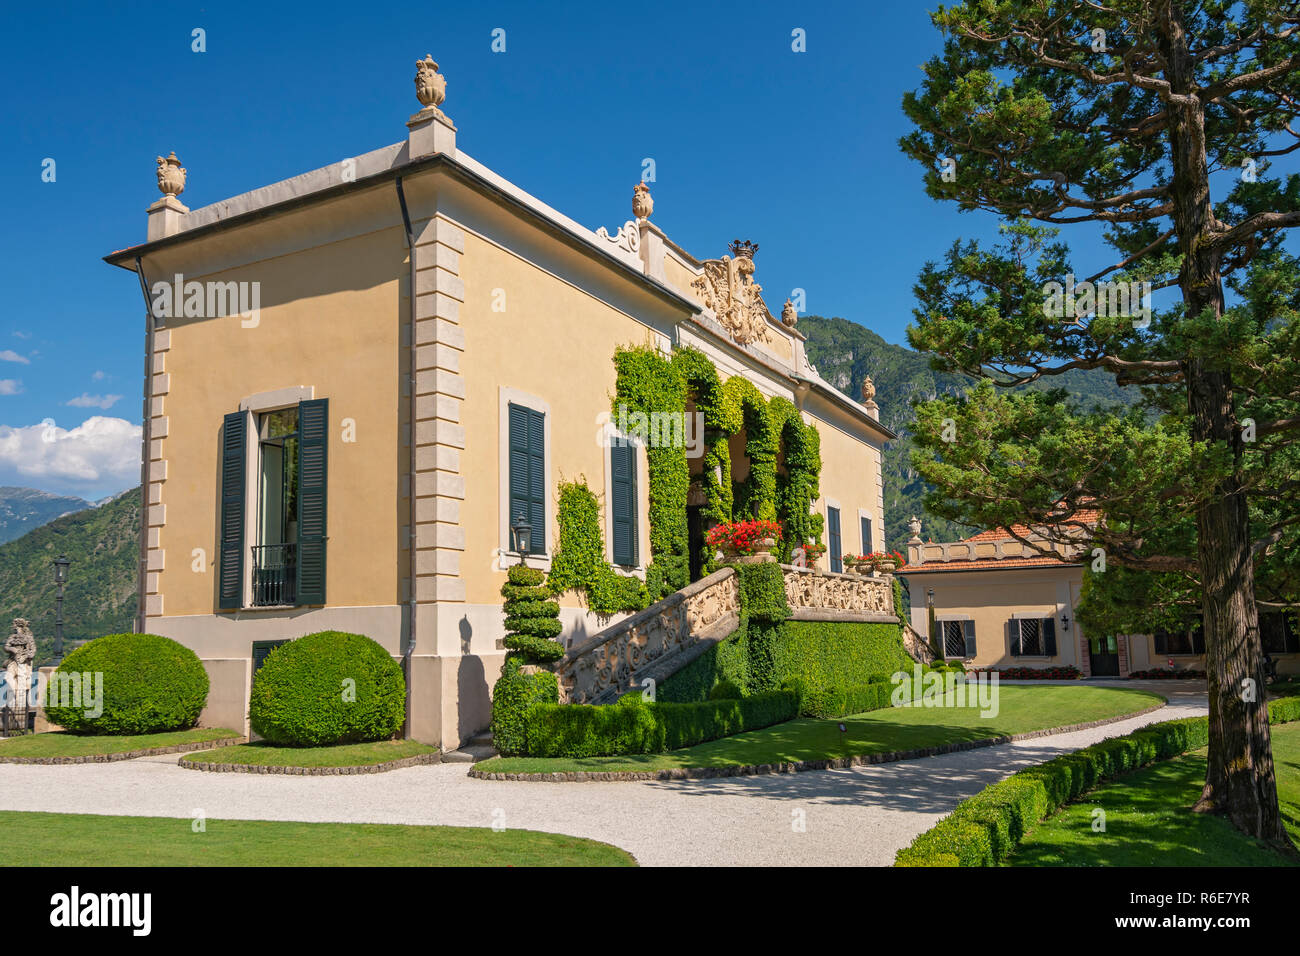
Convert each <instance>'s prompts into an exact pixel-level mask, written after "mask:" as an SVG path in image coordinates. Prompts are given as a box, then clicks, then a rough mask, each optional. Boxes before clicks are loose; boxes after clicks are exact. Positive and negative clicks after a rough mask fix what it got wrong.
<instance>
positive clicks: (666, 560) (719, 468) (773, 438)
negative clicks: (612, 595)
mask: <svg viewBox="0 0 1300 956" xmlns="http://www.w3.org/2000/svg"><path fill="white" fill-rule="evenodd" d="M614 365H615V369H616V373H617V377H616V382H615V389H614V396H613V398H612V400H611V405H612V412H613V415H614V418H615V419H616V420H626V417H627V416H630V415H633V414H635V413H644V414H645V415H646V416H647V418H649V416H651V415H653V414H655V413H659V414H660V415H665V414H667V415H677V416H684V415H686V414H687V413H688V412H690V411H692V410H693V411H694V412H696V413H698V414H699V415H701V416H702V419H703V426H704V435H703V446H704V461H703V468H702V470H701V472H700V475H699V476H698V478H697V481H698V484H699V487H700V490H701V491H702V492H703V495H704V512H703V514H704V518H705V519H706V520H708V521H710V522H721V521H732V520H735V519H743V518H757V519H760V520H765V521H771V520H780V521H781V523H782V527H783V529H784V531H783V534H784V537H783V540H782V542H781V552H782V558H783V559H784V560H789V558H790V554H791V552H792V550H793V549H794V548H795V547H796V546H797V545H799V544H801V543H804V542H806V541H815V542H820V540H821V531H822V519H821V516H820V515H813V514H810V509H811V506H812V502H813V501H814V500H815V499H816V498H817V497H818V494H819V490H818V485H819V480H820V475H821V439H820V436H819V434H818V432H817V429H816V427H815V426H813V425H811V424H807V423H805V422H804V421H803V418H802V416H801V415H800V413H799V410H798V409H797V408H795V406H794V404H793V403H792V402H790V401H789V400H788V399H785V398H781V397H779V396H778V397H776V398H773V399H772V400H771V401H768V400H766V399H764V398H763V395H762V393H761V392H759V390H758V389H757V388H756V387H755V386H754V384H753V383H752V382H750V381H749V380H748V379H745V378H742V377H740V376H732V377H731V378H729V379H727V380H726V381H725V382H723V381H721V379H720V378H719V376H718V372H717V369H716V368H715V367H714V366H713V363H712V362H710V361H709V359H708V357H707V356H705V355H704V353H703V352H701V351H699V350H698V349H693V348H683V349H679V350H677V351H676V352H675V353H674V354H673V355H672V357H671V358H668V357H665V356H664V355H663V354H662V353H661V352H660V351H659V350H658V349H656V348H654V347H652V346H649V345H646V346H632V347H622V348H619V349H617V350H615V353H614ZM742 432H743V433H744V435H745V446H744V454H745V457H746V458H747V459H748V460H749V474H748V475H747V476H746V477H745V479H744V480H743V481H738V482H733V480H732V474H733V468H732V462H731V447H730V440H731V438H732V437H733V436H735V435H738V434H741V433H742ZM646 461H647V465H648V470H649V473H650V551H651V557H652V560H651V562H650V564H649V566H648V568H647V572H646V586H647V591H648V598H649V600H651V601H654V600H658V599H659V598H661V597H663V596H664V595H666V594H668V593H671V592H672V591H675V590H678V589H680V588H682V587H684V586H685V585H686V584H687V582H688V579H689V576H690V555H689V542H688V535H687V528H686V501H687V495H688V493H689V490H690V484H691V474H690V465H689V462H688V460H687V457H686V447H685V444H684V443H683V442H662V441H661V442H653V441H652V442H648V443H647V447H646ZM602 548H603V545H602ZM602 555H603V551H602Z"/></svg>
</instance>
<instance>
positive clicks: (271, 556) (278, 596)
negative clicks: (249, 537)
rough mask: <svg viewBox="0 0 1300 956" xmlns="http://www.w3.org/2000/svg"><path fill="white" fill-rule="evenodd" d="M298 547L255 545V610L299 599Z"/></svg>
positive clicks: (289, 545)
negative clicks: (297, 597)
mask: <svg viewBox="0 0 1300 956" xmlns="http://www.w3.org/2000/svg"><path fill="white" fill-rule="evenodd" d="M297 582H298V546H297V545H296V544H258V545H254V546H253V607H269V606H275V605H284V604H293V603H294V600H295V597H296V596H297V586H298V585H297Z"/></svg>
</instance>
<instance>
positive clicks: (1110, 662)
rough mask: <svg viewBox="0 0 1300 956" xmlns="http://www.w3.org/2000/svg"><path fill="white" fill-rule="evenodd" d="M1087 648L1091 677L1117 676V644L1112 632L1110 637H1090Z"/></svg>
mask: <svg viewBox="0 0 1300 956" xmlns="http://www.w3.org/2000/svg"><path fill="white" fill-rule="evenodd" d="M1088 648H1089V650H1090V653H1089V655H1088V656H1089V659H1090V660H1091V662H1092V676H1093V677H1118V676H1119V645H1118V644H1117V643H1116V642H1115V636H1114V635H1113V634H1112V635H1111V636H1110V637H1090V638H1089V639H1088Z"/></svg>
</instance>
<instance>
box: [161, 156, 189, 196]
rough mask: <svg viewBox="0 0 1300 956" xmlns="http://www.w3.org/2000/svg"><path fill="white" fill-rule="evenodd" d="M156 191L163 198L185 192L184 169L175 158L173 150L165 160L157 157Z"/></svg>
mask: <svg viewBox="0 0 1300 956" xmlns="http://www.w3.org/2000/svg"><path fill="white" fill-rule="evenodd" d="M158 189H159V191H160V192H161V193H162V194H163V195H164V196H179V195H180V194H181V193H183V192H185V167H184V166H182V165H181V161H180V160H179V159H177V158H176V151H175V150H172V152H171V155H169V156H168V157H167V158H166V159H163V158H162V157H161V156H159V157H158Z"/></svg>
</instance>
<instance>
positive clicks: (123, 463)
mask: <svg viewBox="0 0 1300 956" xmlns="http://www.w3.org/2000/svg"><path fill="white" fill-rule="evenodd" d="M139 480H140V426H139V425H133V424H132V423H131V422H128V421H127V420H126V419H124V418H107V417H104V416H101V415H96V416H94V417H92V418H88V419H86V420H85V421H84V422H82V423H81V424H80V425H78V426H76V427H75V428H60V427H59V426H58V425H56V424H55V423H54V419H52V418H47V419H45V420H44V421H43V422H41V423H40V424H39V425H22V426H19V427H17V428H15V427H12V426H9V425H0V484H19V485H32V484H35V485H37V486H39V487H42V488H50V487H51V486H56V487H55V488H54V489H52V490H67V491H81V492H91V493H93V494H95V495H102V494H106V493H110V492H114V491H121V490H123V489H124V488H130V487H131V486H133V485H134V484H136V483H137V482H138V481H139Z"/></svg>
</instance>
